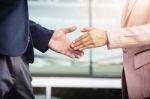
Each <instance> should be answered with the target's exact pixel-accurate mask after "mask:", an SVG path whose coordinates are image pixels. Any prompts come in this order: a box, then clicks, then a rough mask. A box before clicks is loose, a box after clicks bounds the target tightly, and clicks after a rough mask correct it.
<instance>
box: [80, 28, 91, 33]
mask: <svg viewBox="0 0 150 99" xmlns="http://www.w3.org/2000/svg"><path fill="white" fill-rule="evenodd" d="M92 29H93V28H91V27H86V28H83V29H81V32H89V31H91V30H92Z"/></svg>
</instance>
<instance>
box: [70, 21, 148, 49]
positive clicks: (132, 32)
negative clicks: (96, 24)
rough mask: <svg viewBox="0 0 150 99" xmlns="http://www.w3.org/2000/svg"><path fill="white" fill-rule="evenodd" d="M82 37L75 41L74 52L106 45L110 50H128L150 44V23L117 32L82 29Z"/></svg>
mask: <svg viewBox="0 0 150 99" xmlns="http://www.w3.org/2000/svg"><path fill="white" fill-rule="evenodd" d="M82 32H85V35H82V36H81V37H79V38H78V39H76V40H75V43H74V44H72V47H73V48H74V49H75V50H84V49H88V48H94V47H101V46H103V45H107V46H108V48H109V49H112V48H130V47H138V46H144V45H149V44H150V23H148V24H145V25H141V26H135V27H131V28H122V29H118V30H117V31H104V30H101V29H94V28H84V29H83V30H82Z"/></svg>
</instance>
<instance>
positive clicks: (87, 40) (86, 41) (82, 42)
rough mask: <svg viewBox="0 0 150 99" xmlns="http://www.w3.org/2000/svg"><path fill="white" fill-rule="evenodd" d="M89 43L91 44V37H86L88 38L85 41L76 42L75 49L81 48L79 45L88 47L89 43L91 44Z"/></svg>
mask: <svg viewBox="0 0 150 99" xmlns="http://www.w3.org/2000/svg"><path fill="white" fill-rule="evenodd" d="M89 42H90V39H89V37H86V38H83V39H81V40H79V41H77V42H75V43H74V47H77V46H79V45H83V46H85V45H86V44H87V43H89Z"/></svg>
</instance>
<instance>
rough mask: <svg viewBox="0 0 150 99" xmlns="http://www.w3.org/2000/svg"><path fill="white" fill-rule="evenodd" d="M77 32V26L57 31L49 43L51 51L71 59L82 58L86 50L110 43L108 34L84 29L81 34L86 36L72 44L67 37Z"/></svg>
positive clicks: (93, 29) (97, 30)
mask: <svg viewBox="0 0 150 99" xmlns="http://www.w3.org/2000/svg"><path fill="white" fill-rule="evenodd" d="M75 30H76V27H75V26H73V27H68V28H62V29H59V30H56V31H55V32H54V34H53V36H52V37H51V39H50V41H49V44H48V47H49V49H52V50H53V51H55V52H57V53H60V54H63V55H66V56H69V57H71V58H80V57H82V56H83V55H84V50H85V49H88V48H96V47H101V46H104V45H106V44H107V43H108V38H107V34H106V32H105V31H104V30H101V29H95V28H83V29H82V30H81V32H83V33H84V34H83V35H82V36H80V37H78V38H77V39H76V40H75V41H73V42H71V41H70V40H69V39H68V38H67V37H66V35H67V34H68V33H71V32H74V31H75Z"/></svg>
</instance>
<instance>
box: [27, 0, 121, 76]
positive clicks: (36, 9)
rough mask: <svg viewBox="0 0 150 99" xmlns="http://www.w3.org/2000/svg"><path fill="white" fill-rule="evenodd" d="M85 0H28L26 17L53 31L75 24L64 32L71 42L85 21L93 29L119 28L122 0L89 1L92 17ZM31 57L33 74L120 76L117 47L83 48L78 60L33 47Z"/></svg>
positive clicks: (78, 33) (84, 24) (119, 59)
mask: <svg viewBox="0 0 150 99" xmlns="http://www.w3.org/2000/svg"><path fill="white" fill-rule="evenodd" d="M31 1H32V2H31ZM41 1H42V2H41ZM88 1H89V0H30V2H29V13H30V19H32V20H34V21H36V22H37V23H40V24H41V25H43V26H45V27H47V28H49V29H54V30H55V29H59V28H63V27H68V26H71V25H76V26H78V29H77V31H76V32H74V33H70V34H69V35H67V37H68V38H69V39H70V40H71V41H73V40H74V39H76V38H77V37H79V36H80V35H82V33H80V29H81V28H83V27H87V26H89V23H91V25H92V27H96V28H104V29H116V28H119V27H120V20H121V11H122V0H92V4H91V5H92V7H91V9H92V13H91V17H92V20H90V16H89V15H90V14H89V13H90V12H89V11H90V10H89V9H90V8H89V2H88ZM35 56H36V57H35V62H34V64H31V66H30V67H31V68H30V69H31V72H32V74H33V75H36V76H91V77H94V76H96V77H120V75H121V70H122V51H121V49H115V50H108V49H107V47H106V46H104V47H101V48H95V49H92V50H86V51H85V55H84V57H83V58H81V59H79V60H75V59H71V58H68V57H66V56H64V55H60V54H58V53H55V52H54V51H51V50H48V51H47V52H46V53H45V54H43V53H41V52H39V51H37V50H35ZM90 57H91V59H90ZM90 61H92V62H90ZM90 66H92V67H90ZM91 73H92V74H91Z"/></svg>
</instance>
